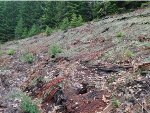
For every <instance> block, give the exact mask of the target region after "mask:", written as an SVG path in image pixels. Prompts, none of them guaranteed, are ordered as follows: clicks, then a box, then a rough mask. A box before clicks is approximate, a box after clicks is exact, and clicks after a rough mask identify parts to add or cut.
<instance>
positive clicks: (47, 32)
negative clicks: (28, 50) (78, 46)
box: [45, 26, 53, 36]
mask: <svg viewBox="0 0 150 113" xmlns="http://www.w3.org/2000/svg"><path fill="white" fill-rule="evenodd" d="M52 32H53V29H52V28H50V27H48V26H47V27H46V30H45V34H46V36H49V35H50V34H51V33H52Z"/></svg>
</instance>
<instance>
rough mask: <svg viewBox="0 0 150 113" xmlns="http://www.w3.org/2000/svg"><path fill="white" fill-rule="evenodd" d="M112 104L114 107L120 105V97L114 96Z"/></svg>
mask: <svg viewBox="0 0 150 113" xmlns="http://www.w3.org/2000/svg"><path fill="white" fill-rule="evenodd" d="M112 104H113V106H114V107H116V108H118V107H119V106H120V104H121V103H120V101H119V100H118V99H116V98H115V97H114V96H113V98H112Z"/></svg>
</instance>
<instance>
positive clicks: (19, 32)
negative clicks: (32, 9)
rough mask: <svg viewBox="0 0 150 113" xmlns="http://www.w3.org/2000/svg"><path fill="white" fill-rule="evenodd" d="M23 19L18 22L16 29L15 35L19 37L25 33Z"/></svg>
mask: <svg viewBox="0 0 150 113" xmlns="http://www.w3.org/2000/svg"><path fill="white" fill-rule="evenodd" d="M23 32H24V31H23V19H22V18H20V20H19V21H18V23H17V26H16V29H15V37H16V38H17V39H19V38H22V34H23Z"/></svg>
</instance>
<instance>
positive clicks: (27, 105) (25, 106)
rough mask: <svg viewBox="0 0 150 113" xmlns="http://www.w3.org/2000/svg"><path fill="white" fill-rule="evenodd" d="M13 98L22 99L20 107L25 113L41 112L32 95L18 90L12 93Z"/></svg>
mask: <svg viewBox="0 0 150 113" xmlns="http://www.w3.org/2000/svg"><path fill="white" fill-rule="evenodd" d="M11 97H12V98H18V99H20V100H21V103H20V108H21V110H22V112H23V113H40V110H39V109H38V107H37V105H36V103H35V102H33V101H32V99H31V97H29V96H28V95H26V94H25V93H23V92H21V91H16V92H13V93H12V94H11Z"/></svg>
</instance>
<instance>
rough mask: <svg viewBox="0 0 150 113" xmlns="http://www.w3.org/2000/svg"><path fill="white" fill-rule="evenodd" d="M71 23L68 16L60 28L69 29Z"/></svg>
mask: <svg viewBox="0 0 150 113" xmlns="http://www.w3.org/2000/svg"><path fill="white" fill-rule="evenodd" d="M69 25H70V23H69V20H68V18H64V19H63V22H62V23H61V25H60V29H62V30H66V29H68V27H69Z"/></svg>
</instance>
